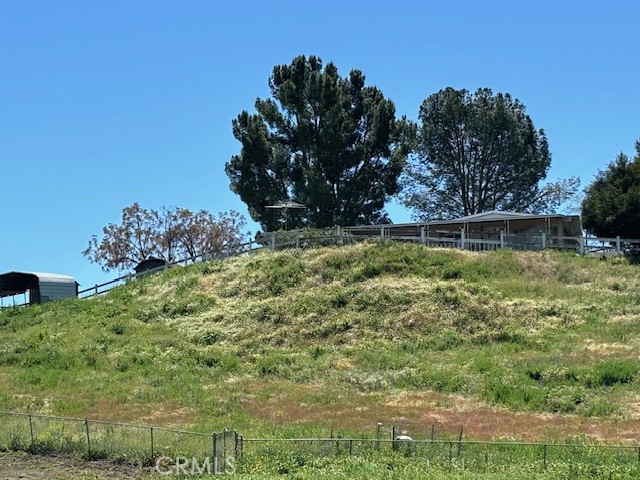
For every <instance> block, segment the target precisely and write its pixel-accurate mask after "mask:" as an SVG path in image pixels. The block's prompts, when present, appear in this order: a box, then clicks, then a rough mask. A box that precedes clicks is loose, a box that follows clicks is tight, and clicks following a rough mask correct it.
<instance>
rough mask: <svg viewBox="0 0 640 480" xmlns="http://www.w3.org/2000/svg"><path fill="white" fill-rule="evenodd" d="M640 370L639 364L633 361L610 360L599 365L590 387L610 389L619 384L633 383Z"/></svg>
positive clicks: (596, 367) (595, 369)
mask: <svg viewBox="0 0 640 480" xmlns="http://www.w3.org/2000/svg"><path fill="white" fill-rule="evenodd" d="M638 370H640V365H639V364H638V362H635V361H632V360H609V361H605V362H601V363H599V364H597V365H596V366H595V368H594V372H593V376H592V378H591V381H590V382H589V383H590V385H589V386H594V385H595V386H604V387H610V386H612V385H615V384H617V383H631V382H633V380H634V379H635V376H636V374H637V373H638Z"/></svg>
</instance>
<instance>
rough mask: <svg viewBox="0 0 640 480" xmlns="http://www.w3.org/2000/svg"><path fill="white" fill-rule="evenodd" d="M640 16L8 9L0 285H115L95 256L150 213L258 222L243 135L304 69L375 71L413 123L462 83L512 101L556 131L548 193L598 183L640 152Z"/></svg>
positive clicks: (509, 11) (0, 106)
mask: <svg viewBox="0 0 640 480" xmlns="http://www.w3.org/2000/svg"><path fill="white" fill-rule="evenodd" d="M639 19H640V4H638V3H637V2H633V1H631V0H628V1H620V0H610V1H609V2H602V1H598V2H596V1H591V0H582V1H574V0H566V1H562V2H560V1H551V0H538V1H518V2H515V1H492V0H485V1H482V2H478V1H471V0H463V1H457V2H443V1H439V2H435V1H402V0H397V1H394V2H378V1H353V2H347V1H346V0H345V1H344V2H340V1H333V0H325V1H323V2H313V3H308V2H304V1H295V2H294V1H278V0H274V1H269V2H267V1H262V2H258V1H251V0H246V1H243V2H222V1H220V2H215V1H188V0H185V1H180V2H178V1H172V2H170V1H161V0H156V1H142V0H139V1H131V0H129V1H109V2H97V1H86V0H85V1H65V0H58V1H55V2H53V1H35V0H32V1H28V0H0V62H1V63H0V72H1V74H0V204H1V205H2V211H3V215H2V227H1V229H0V273H3V272H8V271H12V270H18V271H44V272H53V273H62V274H69V275H73V276H74V277H76V278H77V280H78V281H79V282H80V283H81V284H82V286H85V287H87V286H90V285H92V284H94V283H98V282H102V281H105V280H107V279H110V278H112V277H113V276H115V273H112V274H104V273H102V272H101V270H100V268H99V267H98V266H97V265H93V264H91V263H89V261H88V260H87V259H85V258H84V257H83V256H82V255H81V251H82V250H83V249H84V248H85V247H86V245H87V242H88V240H89V238H90V237H91V235H92V234H99V233H100V232H101V228H102V227H103V226H104V225H106V224H108V223H110V222H118V221H119V218H120V213H121V211H122V208H123V207H125V206H128V205H130V204H132V203H133V202H139V203H141V204H142V205H143V206H146V207H151V208H159V207H160V206H163V205H167V206H180V207H186V208H190V209H194V210H197V209H201V208H203V209H207V210H210V211H212V212H218V211H225V210H230V209H236V210H239V211H240V212H243V213H246V209H245V207H244V204H243V203H242V202H241V201H240V200H239V198H238V197H237V196H235V195H234V194H233V193H231V191H230V190H229V188H228V179H227V177H226V175H225V173H224V163H225V162H226V161H227V160H229V158H230V157H231V155H233V154H236V153H238V152H239V143H238V142H237V141H236V140H235V139H234V138H233V135H232V133H231V120H232V119H233V118H234V117H235V116H236V115H237V114H238V113H239V112H240V111H242V110H243V109H248V110H249V111H253V103H254V101H255V99H256V97H263V98H264V97H266V96H268V85H267V79H268V77H269V74H270V72H271V69H272V68H273V66H274V65H277V64H283V63H288V62H290V61H291V59H292V58H293V57H294V56H296V55H299V54H305V55H311V54H315V55H318V56H320V57H321V58H322V59H323V60H324V62H325V63H327V62H328V61H333V62H334V63H335V64H336V65H337V66H338V68H339V70H340V73H341V74H342V75H346V74H347V73H348V72H349V70H350V69H352V68H358V69H360V70H362V71H363V72H364V74H365V75H366V77H367V83H368V84H375V85H377V86H378V87H379V88H380V89H381V90H382V92H383V93H384V94H385V96H387V97H389V98H391V99H392V100H393V101H394V102H395V104H396V109H397V112H398V114H400V115H407V116H408V117H409V118H412V119H416V117H417V113H418V108H419V105H420V103H421V102H422V101H423V100H424V99H425V98H426V97H427V96H429V95H430V94H432V93H434V92H436V91H438V90H440V89H441V88H444V87H447V86H452V87H455V88H467V89H469V90H475V89H476V88H478V87H489V88H491V89H493V90H494V92H508V93H510V94H511V95H512V96H514V97H515V98H518V99H519V100H521V101H522V102H523V103H524V104H525V105H526V106H527V112H528V113H529V114H530V115H531V117H532V119H533V121H534V123H535V125H536V127H538V128H544V129H545V131H546V133H547V137H548V139H549V144H550V149H551V152H552V155H553V160H552V168H551V171H550V174H549V178H550V179H555V178H557V177H568V176H572V175H578V176H580V178H581V179H582V182H583V186H585V185H587V184H588V183H589V182H591V181H592V179H593V177H594V175H595V174H596V173H597V171H598V169H604V168H605V167H606V165H607V164H608V163H609V162H610V161H611V160H613V158H614V157H615V156H616V155H617V154H618V153H619V152H620V151H624V152H626V153H628V154H632V153H633V151H634V149H633V144H634V141H635V140H636V139H638V138H640V123H639V122H638V112H640V80H639V79H640V72H639V70H640V66H639V65H640V62H639V61H638V59H639V52H640V36H638V34H637V31H638V23H639V22H638V20H639ZM389 210H390V213H391V217H392V219H393V220H394V221H395V222H402V221H408V220H410V215H409V212H407V211H405V210H404V209H403V208H402V207H399V206H397V205H391V206H390V209H389ZM249 230H251V231H252V233H255V231H256V230H257V226H256V225H255V224H250V225H249Z"/></svg>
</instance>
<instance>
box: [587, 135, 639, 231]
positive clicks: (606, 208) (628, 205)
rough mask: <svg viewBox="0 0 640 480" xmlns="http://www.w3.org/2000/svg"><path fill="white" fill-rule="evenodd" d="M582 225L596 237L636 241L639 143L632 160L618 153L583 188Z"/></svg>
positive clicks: (637, 227)
mask: <svg viewBox="0 0 640 480" xmlns="http://www.w3.org/2000/svg"><path fill="white" fill-rule="evenodd" d="M582 226H583V227H584V228H585V230H587V231H588V232H589V233H592V234H595V235H597V236H599V237H616V236H620V237H623V238H632V239H640V140H638V141H636V155H635V157H634V158H633V160H631V159H629V157H628V156H626V155H625V154H624V153H620V154H619V155H618V156H617V158H616V159H615V160H614V161H613V162H611V163H610V164H609V166H608V167H607V169H606V170H605V171H601V172H599V173H598V175H597V176H596V179H595V180H594V181H593V183H592V184H591V185H589V186H588V187H587V189H586V191H585V197H584V200H583V202H582Z"/></svg>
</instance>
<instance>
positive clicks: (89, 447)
mask: <svg viewBox="0 0 640 480" xmlns="http://www.w3.org/2000/svg"><path fill="white" fill-rule="evenodd" d="M84 431H85V433H86V434H87V457H91V440H90V438H89V420H87V419H86V418H85V419H84Z"/></svg>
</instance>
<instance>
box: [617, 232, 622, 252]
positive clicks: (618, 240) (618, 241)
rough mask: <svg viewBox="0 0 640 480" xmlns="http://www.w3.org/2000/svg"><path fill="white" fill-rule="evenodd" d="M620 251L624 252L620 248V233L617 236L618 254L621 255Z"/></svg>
mask: <svg viewBox="0 0 640 480" xmlns="http://www.w3.org/2000/svg"><path fill="white" fill-rule="evenodd" d="M620 253H622V252H621V250H620V236H619V235H618V236H617V237H616V254H617V255H620Z"/></svg>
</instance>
